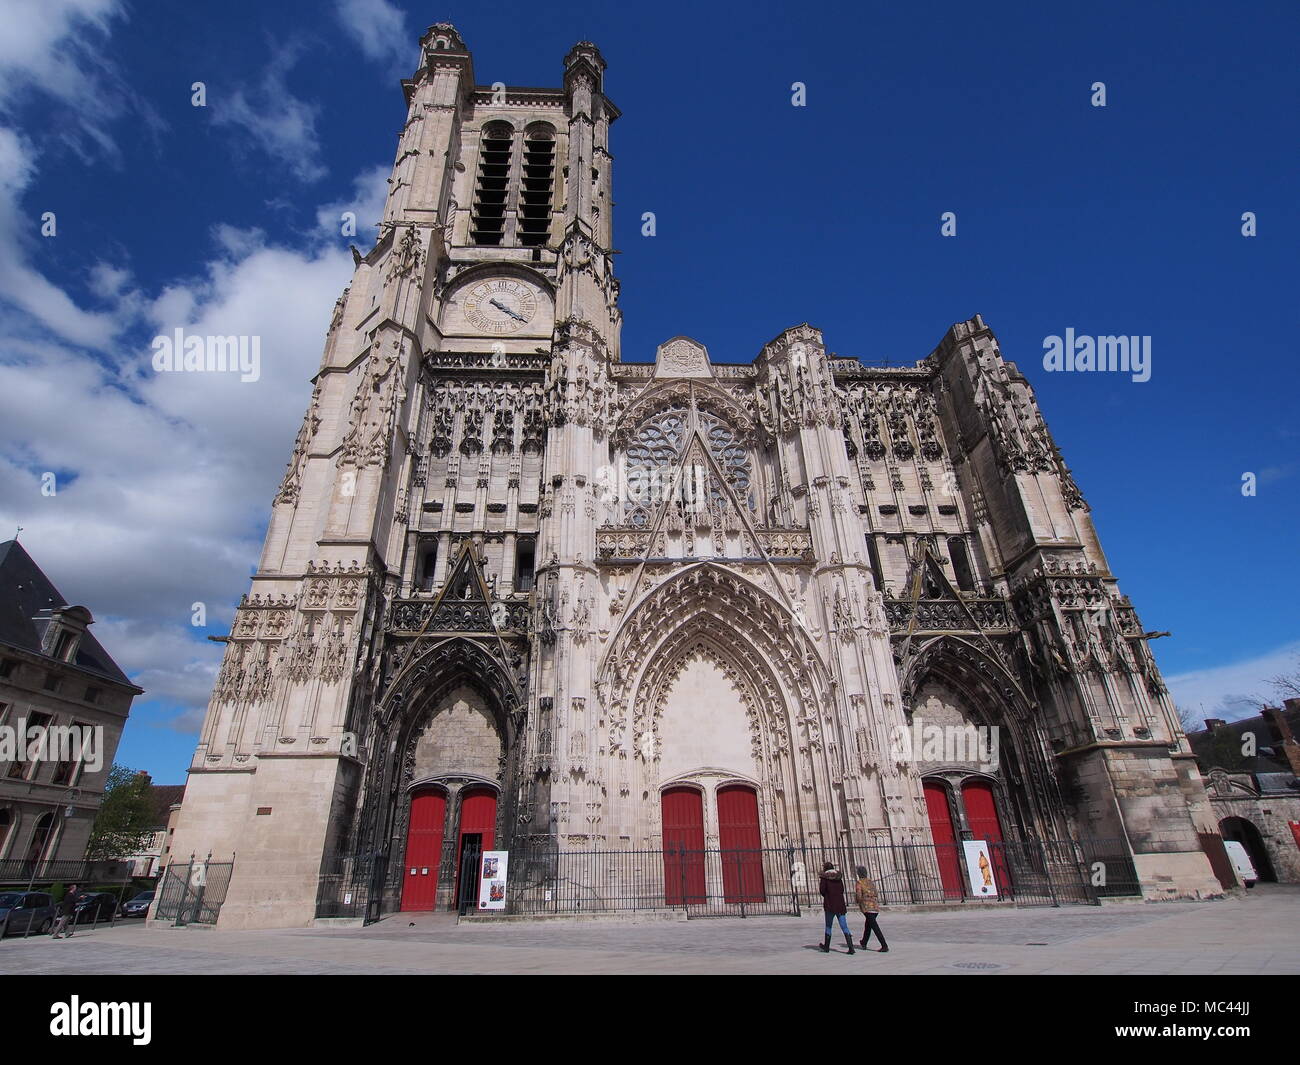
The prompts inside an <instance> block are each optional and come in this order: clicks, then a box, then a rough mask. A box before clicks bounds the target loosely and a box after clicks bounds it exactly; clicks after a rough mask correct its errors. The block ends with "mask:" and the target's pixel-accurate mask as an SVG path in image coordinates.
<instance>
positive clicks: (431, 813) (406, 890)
mask: <svg viewBox="0 0 1300 1065" xmlns="http://www.w3.org/2000/svg"><path fill="white" fill-rule="evenodd" d="M446 824H447V793H446V791H445V790H443V789H442V788H421V789H420V790H418V791H416V792H415V793H414V794H413V795H412V796H411V819H410V827H409V829H408V830H407V834H406V874H405V876H404V878H403V882H402V909H403V910H432V909H433V908H434V907H435V906H436V905H437V900H438V870H439V867H440V866H441V864H442V837H443V832H444V831H445V830H446Z"/></svg>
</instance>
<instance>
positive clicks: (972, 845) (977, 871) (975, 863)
mask: <svg viewBox="0 0 1300 1065" xmlns="http://www.w3.org/2000/svg"><path fill="white" fill-rule="evenodd" d="M962 848H963V849H964V850H965V851H966V878H967V879H968V880H969V881H970V890H971V894H972V895H974V896H975V897H976V898H990V899H991V898H996V897H997V894H998V886H997V884H996V883H995V882H994V879H993V860H992V859H991V858H990V857H989V845H988V844H987V843H986V842H985V841H984V840H982V839H968V840H964V841H963V842H962Z"/></svg>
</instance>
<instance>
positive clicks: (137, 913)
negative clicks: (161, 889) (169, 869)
mask: <svg viewBox="0 0 1300 1065" xmlns="http://www.w3.org/2000/svg"><path fill="white" fill-rule="evenodd" d="M153 894H154V893H153V892H152V891H142V892H140V894H138V895H137V896H136V897H135V898H133V899H129V900H128V901H126V902H124V903H122V916H123V917H145V916H147V915H148V913H149V907H150V906H152V905H153Z"/></svg>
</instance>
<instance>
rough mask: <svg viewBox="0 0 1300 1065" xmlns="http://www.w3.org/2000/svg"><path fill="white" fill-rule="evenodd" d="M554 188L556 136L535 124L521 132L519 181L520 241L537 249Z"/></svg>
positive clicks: (546, 231) (541, 242)
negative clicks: (522, 143) (522, 137)
mask: <svg viewBox="0 0 1300 1065" xmlns="http://www.w3.org/2000/svg"><path fill="white" fill-rule="evenodd" d="M554 187H555V136H554V134H553V133H552V132H551V130H550V128H549V127H546V126H534V127H532V128H530V129H529V130H527V132H526V133H525V134H524V158H523V170H522V172H521V174H520V180H519V243H520V245H522V246H523V247H525V248H536V247H540V246H542V245H544V244H545V243H546V240H547V237H548V236H549V235H550V231H551V194H552V191H553V189H554Z"/></svg>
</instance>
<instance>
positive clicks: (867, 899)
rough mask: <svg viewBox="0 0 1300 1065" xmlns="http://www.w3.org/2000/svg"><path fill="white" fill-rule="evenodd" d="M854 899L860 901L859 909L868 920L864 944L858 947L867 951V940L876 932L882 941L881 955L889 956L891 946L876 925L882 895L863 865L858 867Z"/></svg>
mask: <svg viewBox="0 0 1300 1065" xmlns="http://www.w3.org/2000/svg"><path fill="white" fill-rule="evenodd" d="M853 897H854V898H855V899H857V900H858V909H859V910H861V911H862V916H863V917H865V918H866V919H867V923H866V926H865V927H864V928H863V929H862V942H861V943H860V944H858V945H859V946H860V947H861V948H862V949H863V950H866V949H867V940H868V939H870V938H871V933H872V932H875V933H876V938H877V939H879V940H880V953H881V954H888V953H889V944H888V943H886V942H885V936H884V934H883V933H882V932H881V931H880V925H878V924H876V915H877V914H878V913H880V894H879V892H877V891H876V885H875V884H874V883H872V881H871V878H870V877H868V876H867V870H866V869H865V868H864V867H863V866H861V865H859V866H858V882H857V884H856V885H855V886H854V888H853Z"/></svg>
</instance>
